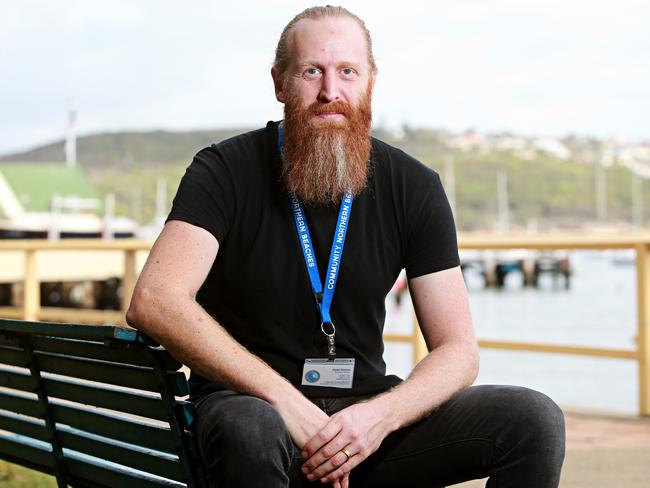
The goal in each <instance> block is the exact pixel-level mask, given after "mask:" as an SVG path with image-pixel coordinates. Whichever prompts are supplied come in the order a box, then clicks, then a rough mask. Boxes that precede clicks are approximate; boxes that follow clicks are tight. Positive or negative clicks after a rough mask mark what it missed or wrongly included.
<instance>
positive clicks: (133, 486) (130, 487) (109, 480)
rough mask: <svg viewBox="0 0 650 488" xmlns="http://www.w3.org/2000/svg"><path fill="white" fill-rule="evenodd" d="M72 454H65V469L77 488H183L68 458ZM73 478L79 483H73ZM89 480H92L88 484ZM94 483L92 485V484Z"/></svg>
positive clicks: (166, 481) (82, 460)
mask: <svg viewBox="0 0 650 488" xmlns="http://www.w3.org/2000/svg"><path fill="white" fill-rule="evenodd" d="M69 456H72V454H69V455H68V454H67V453H66V459H65V468H66V472H67V473H68V475H69V480H68V482H69V484H70V485H72V486H79V487H84V488H86V487H93V488H94V487H97V488H114V487H116V486H119V487H120V488H159V487H161V486H168V487H172V488H184V487H185V486H186V485H185V484H184V483H179V482H177V481H173V480H166V479H163V478H159V477H154V476H152V475H147V473H142V472H138V471H135V470H127V469H125V468H120V467H118V466H110V465H106V464H104V465H100V464H99V462H97V463H92V462H89V461H88V460H85V459H80V458H79V457H77V456H75V458H72V457H69ZM75 478H78V479H79V481H76V482H75ZM89 480H92V481H91V482H89ZM93 482H94V483H93Z"/></svg>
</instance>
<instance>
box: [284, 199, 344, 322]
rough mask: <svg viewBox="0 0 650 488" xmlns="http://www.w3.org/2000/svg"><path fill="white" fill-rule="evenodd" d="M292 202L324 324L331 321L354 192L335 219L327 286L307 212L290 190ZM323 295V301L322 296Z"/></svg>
mask: <svg viewBox="0 0 650 488" xmlns="http://www.w3.org/2000/svg"><path fill="white" fill-rule="evenodd" d="M289 199H290V201H291V209H292V210H293V217H294V220H295V221H296V230H297V231H298V237H299V238H300V245H301V246H302V254H303V257H304V258H305V264H306V265H307V272H308V273H309V279H310V280H311V288H312V290H313V292H314V295H315V296H316V298H317V300H316V303H318V304H319V309H320V315H321V322H322V323H323V324H331V323H332V317H331V315H330V308H331V306H332V299H333V298H334V290H335V289H336V281H337V280H338V277H339V269H340V267H341V258H342V257H343V246H344V245H345V235H346V234H347V231H348V222H349V221H350V212H351V211H352V195H351V194H350V193H346V194H345V196H344V197H343V200H342V201H341V207H340V208H339V218H338V220H337V222H336V228H335V229H334V239H332V249H331V251H330V260H329V265H328V266H327V271H326V274H325V286H323V284H322V283H323V282H322V281H321V279H320V273H319V272H318V265H317V264H316V254H315V253H314V246H313V244H312V241H311V235H310V234H309V227H308V226H307V220H306V219H305V211H304V209H303V207H302V204H301V203H300V200H298V198H296V196H295V195H294V194H293V193H291V194H290V195H289ZM321 296H322V300H319V298H320V297H321Z"/></svg>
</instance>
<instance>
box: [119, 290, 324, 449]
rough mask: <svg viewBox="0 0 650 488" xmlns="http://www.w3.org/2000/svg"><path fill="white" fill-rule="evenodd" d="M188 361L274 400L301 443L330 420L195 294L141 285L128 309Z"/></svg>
mask: <svg viewBox="0 0 650 488" xmlns="http://www.w3.org/2000/svg"><path fill="white" fill-rule="evenodd" d="M127 320H128V322H129V324H131V325H132V326H134V327H136V328H138V329H141V330H142V331H143V332H145V333H146V334H148V335H150V336H151V337H152V338H154V339H155V340H156V341H158V342H159V343H160V344H162V345H163V346H165V348H166V349H167V350H168V351H169V352H170V353H171V354H172V355H173V356H174V357H176V358H177V359H178V360H179V361H181V362H182V363H183V364H186V365H187V366H189V367H190V368H191V369H192V370H194V371H196V372H198V373H199V374H201V375H202V376H204V377H205V378H207V379H209V380H212V381H217V382H219V383H221V384H223V385H224V386H225V387H226V388H229V389H232V390H235V391H238V392H240V393H245V394H248V395H251V396H255V397H258V398H261V399H263V400H266V401H267V402H269V403H270V404H271V405H272V406H273V407H274V408H275V409H276V410H277V411H278V413H279V414H280V416H281V417H282V419H283V420H284V422H285V424H286V426H287V429H288V431H289V434H290V435H291V438H292V439H293V441H294V442H295V443H296V445H298V446H300V447H302V445H304V444H305V443H306V442H307V441H308V440H309V439H310V438H311V437H312V436H313V435H314V434H315V433H316V432H318V430H320V429H321V428H322V427H323V426H324V425H325V424H326V423H327V421H328V420H329V417H328V415H327V414H326V413H324V412H323V411H322V410H320V409H319V408H318V407H317V406H316V405H314V404H313V403H311V402H310V401H309V400H308V399H307V398H306V397H305V396H303V395H302V393H300V391H298V390H297V389H296V388H295V387H294V386H293V385H292V384H291V383H289V381H287V380H286V379H285V378H283V377H282V376H281V375H280V374H278V373H277V372H276V371H275V370H273V369H272V368H271V367H270V366H268V365H267V364H266V363H265V362H264V361H262V360H261V359H260V358H258V357H257V356H255V355H254V354H253V353H251V352H250V351H248V350H247V349H246V348H244V347H243V346H242V345H241V344H239V343H238V342H237V341H236V340H235V339H234V338H233V337H232V336H231V335H230V334H228V332H227V331H226V330H225V329H224V328H223V327H222V326H221V325H219V324H218V323H217V322H216V321H215V320H214V319H213V318H212V317H211V316H210V315H209V314H208V313H207V312H206V311H205V310H204V309H203V308H202V307H201V306H200V305H199V304H198V303H196V301H195V300H194V299H192V298H191V297H189V296H187V295H182V294H178V293H174V291H173V290H172V291H169V290H168V291H166V292H165V291H162V290H161V291H159V292H158V293H153V294H152V293H149V292H147V291H143V290H138V291H137V292H136V295H135V299H134V301H133V302H132V306H131V308H130V309H129V313H128V314H127Z"/></svg>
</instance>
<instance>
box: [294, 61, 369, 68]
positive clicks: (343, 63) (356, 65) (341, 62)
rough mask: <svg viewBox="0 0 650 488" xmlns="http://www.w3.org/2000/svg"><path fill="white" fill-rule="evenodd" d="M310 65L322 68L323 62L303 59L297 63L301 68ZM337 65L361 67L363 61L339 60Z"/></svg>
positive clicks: (338, 66)
mask: <svg viewBox="0 0 650 488" xmlns="http://www.w3.org/2000/svg"><path fill="white" fill-rule="evenodd" d="M309 66H315V67H317V68H322V67H323V63H321V62H319V61H309V60H307V61H303V62H301V63H298V64H297V67H298V68H301V69H302V68H307V67H309ZM336 67H337V68H340V67H350V68H355V69H359V68H360V67H361V63H357V62H354V61H339V62H338V63H336Z"/></svg>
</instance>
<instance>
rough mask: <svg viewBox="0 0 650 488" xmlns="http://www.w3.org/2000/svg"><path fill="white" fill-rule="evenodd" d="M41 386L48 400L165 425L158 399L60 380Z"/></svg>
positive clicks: (48, 381)
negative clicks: (137, 417) (68, 402)
mask: <svg viewBox="0 0 650 488" xmlns="http://www.w3.org/2000/svg"><path fill="white" fill-rule="evenodd" d="M44 383H45V390H46V391H47V394H48V396H50V397H55V398H61V399H63V400H69V401H72V402H77V403H82V404H85V405H93V406H95V407H101V408H107V409H109V410H117V411H120V412H124V413H130V414H133V415H138V416H140V417H145V418H150V419H154V420H163V421H167V415H166V413H165V411H164V409H163V408H162V405H163V404H162V401H161V400H160V397H159V396H156V395H154V394H152V393H144V392H142V393H141V392H136V391H126V390H123V391H119V390H118V389H116V388H108V387H105V386H103V385H101V386H98V385H92V384H84V383H82V382H79V381H74V380H70V379H62V378H57V379H53V378H47V379H45V380H44Z"/></svg>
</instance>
